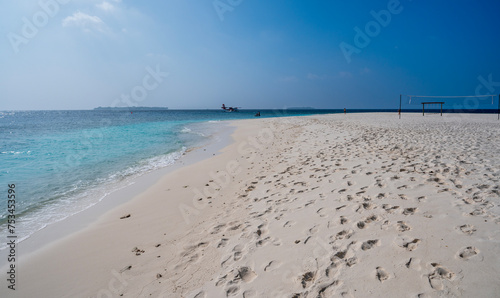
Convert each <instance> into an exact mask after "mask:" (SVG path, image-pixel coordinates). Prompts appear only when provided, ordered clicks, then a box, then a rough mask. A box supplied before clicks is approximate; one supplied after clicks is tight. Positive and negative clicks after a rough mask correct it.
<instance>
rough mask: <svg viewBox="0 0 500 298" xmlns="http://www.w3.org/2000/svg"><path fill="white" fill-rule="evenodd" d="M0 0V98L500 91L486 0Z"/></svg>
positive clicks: (159, 101) (329, 99) (290, 98)
mask: <svg viewBox="0 0 500 298" xmlns="http://www.w3.org/2000/svg"><path fill="white" fill-rule="evenodd" d="M40 3H42V4H43V5H40ZM0 5H1V6H0V7H1V9H0V31H1V32H0V35H1V39H0V65H1V67H0V99H1V100H0V110H26V109H91V108H94V107H97V106H127V105H137V106H167V107H169V108H219V107H220V105H221V104H222V103H225V104H226V105H234V106H241V107H243V108H283V107H293V106H312V107H316V108H343V107H348V108H397V107H398V104H399V94H401V93H403V94H418V95H477V94H499V93H500V54H499V51H500V38H499V36H500V34H499V33H500V17H499V14H498V12H499V11H500V2H498V1H466V0H457V1H430V0H429V1H425V0H412V1H411V0H401V1H396V0H390V1H290V0H289V1H285V0H276V1H263V0H252V1H251V0H216V1H214V0H197V1H194V0H165V1H153V0H149V1H131V0H96V1H93V0H73V1H69V0H59V1H58V0H41V1H31V0H24V1H9V0H0ZM42 6H44V7H42ZM377 16H378V17H377ZM359 32H361V33H359ZM346 49H347V50H346ZM497 101H498V98H495V103H494V106H491V100H490V99H485V100H481V101H480V102H481V103H483V104H484V105H483V106H481V107H490V106H491V107H495V108H496V104H497ZM447 102H452V101H451V100H448V101H447ZM453 102H454V103H457V104H460V103H462V102H463V100H462V99H457V100H455V101H453ZM414 103H415V101H414ZM416 108H418V106H416Z"/></svg>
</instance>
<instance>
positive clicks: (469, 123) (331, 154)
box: [0, 113, 500, 297]
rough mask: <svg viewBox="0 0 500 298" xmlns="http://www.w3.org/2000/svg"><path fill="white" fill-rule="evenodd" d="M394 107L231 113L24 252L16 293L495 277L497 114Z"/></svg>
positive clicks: (304, 286)
mask: <svg viewBox="0 0 500 298" xmlns="http://www.w3.org/2000/svg"><path fill="white" fill-rule="evenodd" d="M397 117H398V116H397V114H393V113H390V114H382V113H380V114H371V115H370V114H357V115H356V114H348V115H338V114H331V115H315V116H306V117H283V118H268V119H260V120H257V119H251V120H237V121H232V122H230V123H231V124H230V125H234V126H236V128H235V130H234V131H233V132H232V136H231V137H232V140H233V141H232V142H231V143H230V144H229V145H228V146H225V147H224V148H223V149H221V150H220V152H221V154H219V155H216V156H212V157H210V158H208V159H203V160H201V161H199V162H197V163H193V164H190V165H186V166H182V167H179V168H178V169H176V170H175V171H172V172H170V173H167V174H165V175H163V176H162V177H161V178H159V180H158V181H157V182H156V183H155V184H154V185H152V186H151V187H149V188H148V189H147V190H145V191H144V192H141V193H140V194H139V195H137V196H135V197H134V198H133V199H131V200H129V201H127V202H126V203H124V204H121V205H119V206H117V207H115V208H112V209H110V210H109V211H108V212H106V213H105V214H103V215H102V216H100V217H99V218H97V219H95V220H94V221H93V222H92V223H91V224H89V226H88V227H86V228H85V229H83V230H81V231H79V232H77V233H74V234H71V235H69V236H67V237H65V238H64V239H61V240H58V241H56V242H53V243H51V244H50V245H47V246H45V248H43V249H42V250H40V251H38V252H37V253H35V254H33V255H31V256H26V259H23V260H21V261H20V263H19V276H20V277H19V279H20V280H21V276H22V280H23V285H21V284H20V285H19V287H20V291H19V292H18V293H16V294H20V295H24V296H30V295H35V294H37V295H38V296H40V297H49V296H78V297H88V296H92V297H95V296H96V295H97V296H98V297H99V295H100V296H104V297H106V296H119V295H123V296H124V297H137V296H149V295H152V296H153V297H166V296H168V297H170V296H175V297H195V296H196V297H213V296H217V297H218V296H222V295H229V296H231V295H241V294H242V293H243V294H244V295H245V297H247V296H248V297H252V296H253V297H260V296H262V295H272V296H274V297H289V296H291V295H292V294H297V293H302V294H303V295H305V296H307V297H309V296H308V295H309V294H311V295H313V296H314V297H316V296H317V295H319V294H321V293H323V294H321V295H327V296H329V295H340V294H342V295H347V296H358V295H363V294H362V293H365V294H367V293H368V292H370V293H372V294H374V295H379V294H384V293H392V294H394V295H396V294H397V295H403V294H404V293H406V294H410V295H458V294H459V293H461V294H464V295H468V294H471V293H475V294H476V296H485V297H486V296H488V295H489V294H492V293H495V292H496V291H498V290H500V288H498V282H497V278H496V276H498V273H499V269H498V268H499V266H498V265H499V260H498V258H496V257H495V256H497V255H498V253H500V251H499V248H498V247H497V246H495V243H500V233H498V224H500V204H499V203H498V197H499V195H498V193H499V192H498V191H499V190H498V179H499V178H498V175H500V169H499V168H498V164H499V163H498V162H497V161H498V156H496V155H495V146H494V142H493V141H491V140H494V139H498V137H499V135H500V134H499V130H498V127H497V126H498V123H497V122H496V121H497V120H496V119H495V121H492V120H491V119H489V118H486V117H481V116H470V115H458V116H457V115H449V116H445V117H443V118H440V117H422V116H413V117H412V116H406V117H405V118H406V119H402V121H401V120H397ZM476 138H477V140H476ZM490 142H491V143H490ZM474 146H475V147H474ZM476 147H477V148H476ZM472 153H476V154H477V155H474V156H473V157H470V158H472V161H471V163H459V162H458V161H460V160H462V161H464V160H465V161H467V159H466V158H467V157H468V155H469V154H472ZM455 165H456V167H455ZM495 165H496V166H495ZM469 190H470V193H472V194H474V200H473V199H472V198H471V197H470V196H469V195H468V194H469V193H467V191H469ZM128 214H130V217H128V218H124V219H120V218H121V217H123V216H125V215H128ZM408 260H409V261H408ZM3 269H5V268H2V270H3ZM4 283H5V282H4ZM457 289H459V290H457ZM4 292H5V287H3V288H2V289H0V293H4ZM16 292H17V291H16ZM19 297H20V296H19ZM311 297H312V296H311Z"/></svg>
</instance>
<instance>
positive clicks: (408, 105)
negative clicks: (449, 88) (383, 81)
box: [399, 94, 500, 120]
mask: <svg viewBox="0 0 500 298" xmlns="http://www.w3.org/2000/svg"><path fill="white" fill-rule="evenodd" d="M399 111H400V113H399V114H400V118H401V113H403V112H421V113H422V115H423V116H425V115H436V114H440V115H442V114H443V113H487V114H498V119H499V120H500V95H496V94H495V95H491V94H488V95H465V96H449V95H445V96H440V95H437V96H433V95H410V94H401V95H400V97H399Z"/></svg>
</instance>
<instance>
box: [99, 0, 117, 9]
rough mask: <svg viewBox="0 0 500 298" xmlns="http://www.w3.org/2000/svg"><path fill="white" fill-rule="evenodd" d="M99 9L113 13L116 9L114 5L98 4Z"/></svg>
mask: <svg viewBox="0 0 500 298" xmlns="http://www.w3.org/2000/svg"><path fill="white" fill-rule="evenodd" d="M96 6H97V8H100V9H102V10H104V11H113V10H114V9H115V7H114V6H113V4H111V3H109V2H106V1H104V2H102V3H101V4H96Z"/></svg>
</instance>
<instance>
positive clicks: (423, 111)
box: [422, 103, 425, 116]
mask: <svg viewBox="0 0 500 298" xmlns="http://www.w3.org/2000/svg"><path fill="white" fill-rule="evenodd" d="M422 116H425V103H422Z"/></svg>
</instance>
